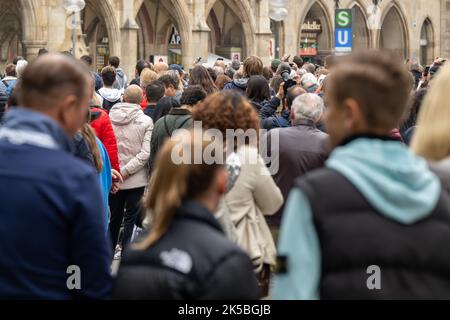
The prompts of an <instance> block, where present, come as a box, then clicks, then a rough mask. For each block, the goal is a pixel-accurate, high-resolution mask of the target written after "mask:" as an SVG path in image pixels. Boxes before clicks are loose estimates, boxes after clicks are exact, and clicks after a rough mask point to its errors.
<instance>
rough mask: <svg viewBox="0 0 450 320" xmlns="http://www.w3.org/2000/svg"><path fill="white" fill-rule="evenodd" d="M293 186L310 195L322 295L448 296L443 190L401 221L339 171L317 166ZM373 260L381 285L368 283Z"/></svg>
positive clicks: (447, 215)
mask: <svg viewBox="0 0 450 320" xmlns="http://www.w3.org/2000/svg"><path fill="white" fill-rule="evenodd" d="M297 186H298V187H299V188H300V189H301V191H302V192H303V193H304V194H305V195H306V196H307V198H308V200H309V203H310V205H311V210H312V212H313V219H314V225H315V228H316V230H317V235H318V237H319V241H320V250H321V256H322V258H321V263H322V275H321V281H320V297H321V299H322V300H334V299H339V300H352V299H358V300H368V299H383V300H393V299H402V300H404V299H406V300H410V299H449V298H450V253H449V251H448V244H449V243H450V197H449V195H448V193H447V192H445V191H443V192H441V196H440V198H439V201H438V203H437V206H436V208H435V209H434V210H433V212H432V213H431V215H430V216H428V217H427V218H425V219H423V220H421V221H418V222H416V223H414V224H410V225H403V224H400V223H398V222H395V221H393V220H391V219H389V218H386V217H384V216H383V215H382V214H380V213H379V212H378V211H377V210H376V209H375V208H374V207H373V206H371V205H370V203H369V202H368V200H367V199H366V198H365V197H364V196H363V195H362V194H361V193H360V191H359V190H358V189H357V188H356V187H355V186H354V185H353V184H352V183H351V182H350V181H349V180H347V179H346V178H345V177H344V176H343V175H341V174H340V173H338V172H337V171H334V170H330V169H322V170H316V171H314V172H312V173H309V174H308V175H306V176H305V177H304V178H303V179H300V180H298V182H297ZM324 200H326V201H324ZM372 265H376V266H379V267H380V269H381V274H380V278H381V289H380V290H369V289H368V287H367V283H368V279H369V276H370V275H369V274H367V272H366V270H367V268H368V267H369V266H372Z"/></svg>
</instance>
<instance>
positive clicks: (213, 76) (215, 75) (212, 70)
mask: <svg viewBox="0 0 450 320" xmlns="http://www.w3.org/2000/svg"><path fill="white" fill-rule="evenodd" d="M206 70H208V73H209V75H210V76H211V79H212V81H213V82H216V80H217V72H216V70H214V69H213V68H206Z"/></svg>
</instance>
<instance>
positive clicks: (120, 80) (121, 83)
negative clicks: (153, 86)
mask: <svg viewBox="0 0 450 320" xmlns="http://www.w3.org/2000/svg"><path fill="white" fill-rule="evenodd" d="M127 83H128V78H127V76H126V75H125V72H123V70H122V69H121V68H117V69H116V82H114V85H113V88H114V89H117V90H120V91H121V93H123V92H124V91H125V89H126V88H127Z"/></svg>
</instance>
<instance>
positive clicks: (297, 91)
mask: <svg viewBox="0 0 450 320" xmlns="http://www.w3.org/2000/svg"><path fill="white" fill-rule="evenodd" d="M305 93H307V92H306V90H305V89H303V88H302V87H301V86H293V87H291V88H289V89H288V91H287V94H286V104H287V107H288V108H289V110H290V109H291V108H292V104H293V103H294V100H295V99H296V98H297V97H299V96H301V95H303V94H305Z"/></svg>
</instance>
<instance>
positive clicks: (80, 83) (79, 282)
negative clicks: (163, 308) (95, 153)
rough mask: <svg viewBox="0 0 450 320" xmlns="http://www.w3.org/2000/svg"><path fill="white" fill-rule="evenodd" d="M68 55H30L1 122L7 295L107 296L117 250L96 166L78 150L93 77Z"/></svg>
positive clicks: (1, 230)
mask: <svg viewBox="0 0 450 320" xmlns="http://www.w3.org/2000/svg"><path fill="white" fill-rule="evenodd" d="M92 81H93V80H92V78H91V76H90V74H89V71H88V70H87V69H86V68H85V67H84V66H83V65H82V64H81V63H80V62H78V61H76V60H75V59H73V58H70V57H66V56H63V55H53V54H48V55H43V56H40V57H38V58H37V59H36V60H34V61H33V62H31V63H30V64H29V65H28V66H27V67H26V69H25V70H24V72H23V75H22V80H21V82H20V83H19V84H18V85H17V87H16V89H15V94H16V95H17V98H18V102H19V106H18V107H17V108H11V110H10V111H9V112H8V113H7V114H6V116H5V119H4V124H3V126H2V127H1V128H0V168H1V169H0V192H1V194H2V197H3V199H2V202H1V204H0V220H1V224H0V252H1V253H2V254H1V255H0V270H2V271H1V272H0V299H39V300H40V299H57V300H65V299H73V298H83V299H106V298H108V296H109V294H110V291H111V278H110V273H109V270H110V263H111V250H110V248H109V245H108V239H107V237H105V233H104V231H103V230H104V226H103V222H102V221H103V212H104V211H103V205H102V197H101V191H100V187H99V182H98V176H97V173H96V172H94V170H93V169H91V168H90V167H89V166H88V165H86V164H84V163H83V162H82V161H80V160H78V159H76V158H75V157H74V156H73V155H72V149H71V148H72V144H71V140H72V139H73V137H74V135H75V134H76V132H77V131H78V130H79V129H80V127H81V125H82V124H83V123H84V122H85V119H86V116H87V113H88V105H89V100H90V99H91V97H92V94H93V89H92V88H93V83H92Z"/></svg>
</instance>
